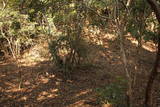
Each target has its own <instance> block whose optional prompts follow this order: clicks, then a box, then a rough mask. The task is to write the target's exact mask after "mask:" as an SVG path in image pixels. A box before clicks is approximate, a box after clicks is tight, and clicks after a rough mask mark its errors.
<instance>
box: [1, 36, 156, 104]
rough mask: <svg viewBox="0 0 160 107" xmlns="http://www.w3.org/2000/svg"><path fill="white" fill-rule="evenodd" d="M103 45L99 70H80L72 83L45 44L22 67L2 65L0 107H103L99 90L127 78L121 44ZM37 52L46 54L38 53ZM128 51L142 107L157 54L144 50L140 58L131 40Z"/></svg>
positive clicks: (106, 42)
mask: <svg viewBox="0 0 160 107" xmlns="http://www.w3.org/2000/svg"><path fill="white" fill-rule="evenodd" d="M102 41H103V48H101V49H98V50H97V51H98V53H99V55H98V56H97V57H96V58H97V59H96V63H95V65H96V66H91V67H84V68H80V69H77V70H76V71H74V72H73V73H71V76H70V78H69V79H68V78H66V77H65V76H64V75H63V74H62V73H61V72H59V70H58V69H56V67H55V66H54V65H53V63H52V62H51V61H50V60H49V54H47V53H48V51H47V50H46V49H47V48H46V47H47V45H45V44H43V45H42V44H41V46H37V47H36V48H33V50H32V51H29V52H28V53H26V55H25V56H24V57H23V58H22V59H20V60H19V61H18V65H17V63H15V62H16V61H6V62H1V63H0V106H4V107H13V106H14V107H21V106H22V107H23V106H25V107H30V106H31V107H43V106H45V107H100V106H101V105H98V104H97V101H96V98H97V96H96V93H95V89H96V88H100V87H103V86H106V85H108V84H110V83H112V82H113V81H115V80H116V77H117V76H121V77H123V78H126V74H125V71H124V67H123V63H122V61H121V52H120V47H119V42H118V41H117V40H111V39H108V38H103V40H102ZM146 46H148V45H146ZM148 47H149V48H152V47H151V46H148ZM38 48H39V49H38ZM34 49H35V51H36V52H37V49H38V50H41V51H42V50H44V51H45V52H46V53H45V52H38V53H36V52H35V51H34ZM125 49H126V55H127V60H128V68H129V70H130V71H132V72H136V75H137V76H136V80H135V85H134V87H133V90H134V91H133V99H134V101H135V102H134V106H135V107H142V103H143V100H144V99H143V98H144V91H145V90H144V89H145V86H146V82H147V77H148V74H149V71H150V70H151V69H152V66H153V63H154V55H155V53H154V52H152V51H149V50H146V49H144V48H142V49H140V50H141V51H140V53H139V55H137V54H136V53H137V47H136V45H135V44H134V43H132V42H131V40H127V39H126V40H125ZM153 50H154V49H153ZM34 52H35V54H34V55H33V53H34ZM41 53H43V55H41ZM44 53H45V54H44ZM36 55H37V56H36ZM38 55H39V56H38ZM32 57H36V58H35V59H34V58H32ZM27 58H29V59H27ZM31 58H32V60H30V59H31ZM38 58H40V59H42V60H38Z"/></svg>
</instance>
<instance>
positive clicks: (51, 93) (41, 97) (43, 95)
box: [37, 89, 58, 101]
mask: <svg viewBox="0 0 160 107" xmlns="http://www.w3.org/2000/svg"><path fill="white" fill-rule="evenodd" d="M57 91H58V89H52V90H50V91H43V92H41V93H39V95H38V97H37V101H43V100H45V99H48V98H55V97H57V96H58V95H57Z"/></svg>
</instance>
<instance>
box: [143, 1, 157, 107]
mask: <svg viewBox="0 0 160 107" xmlns="http://www.w3.org/2000/svg"><path fill="white" fill-rule="evenodd" d="M146 1H147V2H148V3H149V5H150V6H151V8H152V10H153V11H154V13H155V14H156V17H157V20H158V22H159V24H160V6H159V4H158V3H157V2H156V1H155V0H146ZM159 63H160V37H158V49H157V55H156V60H155V63H154V67H153V70H152V71H151V74H150V76H149V80H148V83H147V87H146V93H145V102H144V104H145V107H152V105H151V96H152V87H153V83H154V80H155V78H156V76H157V75H158V66H159Z"/></svg>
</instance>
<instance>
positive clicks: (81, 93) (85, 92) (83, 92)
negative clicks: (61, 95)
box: [75, 89, 92, 97]
mask: <svg viewBox="0 0 160 107" xmlns="http://www.w3.org/2000/svg"><path fill="white" fill-rule="evenodd" d="M91 91H92V90H91V89H88V90H84V91H81V92H80V93H78V94H77V95H75V97H79V96H82V95H85V94H87V93H89V92H91Z"/></svg>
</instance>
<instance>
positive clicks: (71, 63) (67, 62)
mask: <svg viewBox="0 0 160 107" xmlns="http://www.w3.org/2000/svg"><path fill="white" fill-rule="evenodd" d="M49 48H50V52H51V55H52V59H53V61H54V63H55V64H56V65H57V66H58V67H59V68H61V69H63V71H64V72H71V71H73V70H74V69H75V68H76V67H77V66H79V65H81V64H84V63H86V62H87V59H88V58H87V55H88V53H89V50H88V45H87V42H86V41H85V40H84V39H83V38H80V37H78V36H77V35H66V36H63V35H61V36H59V37H58V38H57V39H55V40H53V41H51V42H50V44H49Z"/></svg>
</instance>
